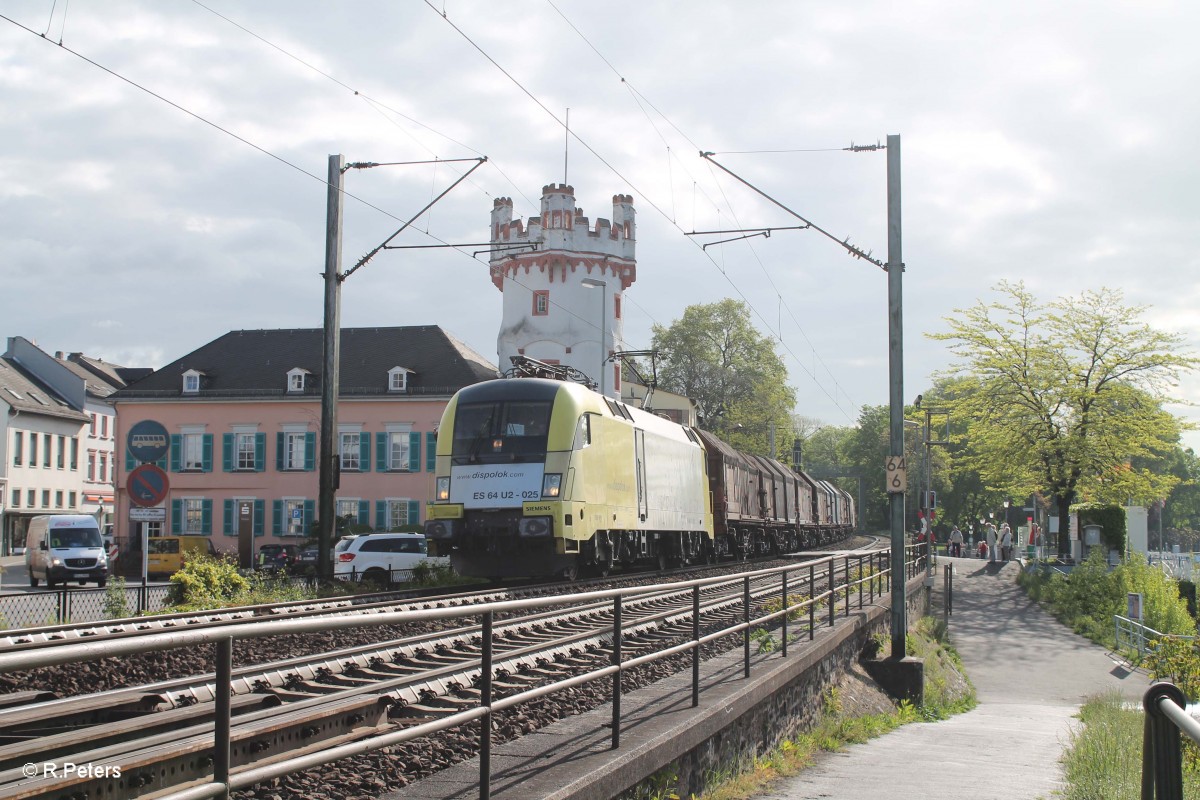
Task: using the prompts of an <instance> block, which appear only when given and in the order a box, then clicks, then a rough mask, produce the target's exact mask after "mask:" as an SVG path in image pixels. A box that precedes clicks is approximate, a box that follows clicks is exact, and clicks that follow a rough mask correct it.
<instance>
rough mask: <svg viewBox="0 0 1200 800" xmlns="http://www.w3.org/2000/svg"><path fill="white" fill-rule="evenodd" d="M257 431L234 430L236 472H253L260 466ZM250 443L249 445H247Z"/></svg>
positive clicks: (234, 464)
mask: <svg viewBox="0 0 1200 800" xmlns="http://www.w3.org/2000/svg"><path fill="white" fill-rule="evenodd" d="M255 433H256V432H255V431H250V432H249V433H247V432H245V431H234V432H233V469H234V471H236V472H253V471H254V470H255V468H256V467H257V466H258V443H257V439H256V437H255ZM247 444H249V447H247Z"/></svg>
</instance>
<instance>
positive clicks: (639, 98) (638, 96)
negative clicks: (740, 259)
mask: <svg viewBox="0 0 1200 800" xmlns="http://www.w3.org/2000/svg"><path fill="white" fill-rule="evenodd" d="M546 2H547V4H548V5H549V6H550V7H551V8H552V9H554V11H555V12H556V13H557V14H558V15H559V16H560V17H562V19H563V21H564V22H566V23H567V25H568V26H569V27H570V28H571V30H573V31H574V32H575V33H576V34H577V35H578V36H579V37H580V39H582V40H583V42H584V43H585V44H586V45H587V46H588V48H590V49H591V50H592V52H594V53H595V54H596V55H597V57H599V58H600V60H601V61H603V62H604V64H605V65H606V66H607V67H608V68H609V69H610V70H611V71H612V72H613V74H614V75H616V76H617V77H618V78H619V79H620V81H621V85H622V86H623V87H625V88H626V89H627V90H628V91H629V93H630V95H631V96H632V97H633V98H634V102H635V103H636V105H637V107H638V109H639V110H640V111H641V112H642V114H643V115H644V116H645V117H646V119H647V121H648V122H649V123H650V125H651V127H652V128H653V130H654V132H655V134H656V135H657V136H658V137H659V139H660V140H662V142H663V144H664V146H665V147H666V148H667V152H668V168H669V166H670V164H671V163H673V161H672V159H671V148H670V143H669V142H668V141H667V140H666V137H664V136H663V134H662V131H661V130H660V129H659V127H658V125H657V123H655V122H654V120H653V119H652V118H651V117H650V115H649V114H648V113H647V112H646V107H647V106H648V107H650V108H652V109H653V110H654V112H655V113H656V114H658V115H659V116H660V117H661V118H662V119H663V120H664V121H665V122H666V123H667V124H668V125H669V126H670V127H671V129H672V130H674V131H675V132H676V133H678V134H679V135H680V136H681V137H683V139H684V140H685V141H687V142H688V143H689V144H691V145H692V146H693V147H694V148H695V149H696V150H700V149H701V148H699V147H698V146H697V145H696V143H695V142H694V141H693V140H692V139H691V138H690V137H689V136H688V135H687V134H686V133H685V132H684V131H683V130H682V129H680V128H679V126H678V125H676V124H675V123H674V122H673V121H672V120H671V119H670V118H669V117H667V116H666V114H664V113H663V112H662V111H660V110H659V109H658V107H657V106H656V105H655V104H654V103H653V102H651V101H650V100H649V98H646V97H645V95H643V94H642V93H641V92H640V91H638V90H637V88H636V87H634V86H633V84H632V83H631V82H630V81H629V80H628V79H627V78H626V76H625V75H624V74H622V73H621V72H620V71H619V70H618V69H617V67H616V66H615V65H614V64H613V63H612V62H611V61H610V60H609V59H608V58H607V57H606V56H605V55H604V54H603V53H602V52H601V51H600V49H599V48H598V47H596V45H595V44H593V43H592V41H591V40H590V39H589V38H588V37H587V36H586V35H585V34H584V33H583V31H581V30H580V29H579V27H578V26H577V25H575V23H574V22H572V21H571V20H570V18H568V17H567V15H566V14H564V13H563V12H562V10H561V9H559V8H558V6H556V5H555V4H554V2H553V0H546ZM882 147H883V146H882V145H880V144H878V143H877V144H875V145H866V146H862V147H857V146H855V145H854V143H853V142H851V144H850V147H843V148H833V147H831V148H809V149H792V150H789V151H778V152H837V151H839V150H849V151H858V150H874V149H881V148H882ZM730 152H733V151H730ZM744 152H757V151H744ZM761 152H767V151H761ZM684 171H685V172H686V173H687V174H688V175H689V177H692V188H693V214H692V218H693V228H694V226H695V212H694V205H695V197H696V190H697V188H698V186H699V183H698V181H696V180H695V177H694V176H692V175H691V172H690V170H688V169H687V168H686V165H685V166H684ZM671 185H672V186H673V185H674V184H673V181H672V182H671ZM718 186H719V183H718ZM700 191H702V192H703V191H704V189H703V188H702V187H700ZM705 194H706V196H707V193H706V192H705ZM722 194H723V192H722ZM671 196H672V200H673V198H674V193H673V192H672V195H671ZM708 199H709V202H710V203H712V204H713V206H714V208H717V209H718V214H719V213H720V211H719V206H717V204H716V203H715V202H713V201H712V199H711V198H708ZM725 203H726V205H727V206H728V207H729V208H730V210H731V212H732V209H733V204H732V203H731V202H729V199H728V198H727V197H726V198H725ZM735 218H736V215H735ZM670 221H671V222H672V223H673V224H675V223H676V220H675V217H674V215H672V217H671V219H670ZM676 227H678V225H676ZM685 235H686V234H685ZM730 241H732V240H730ZM709 244H713V243H709ZM702 249H704V250H707V245H703V246H702ZM750 250H751V252H752V253H754V256H755V259H756V260H757V261H758V263H759V267H760V268H761V269H762V270H763V273H764V275H766V276H767V280H768V282H769V283H770V284H771V287H772V289H774V290H775V293H776V298H777V300H778V302H779V303H780V304H782V305H783V306H784V307H786V308H787V310H788V316H789V318H790V319H791V320H792V321H793V323H794V324H795V325H796V327H797V329H798V330H799V331H800V334H801V336H803V337H804V339H805V341H807V342H808V343H809V346H810V349H811V350H812V352H813V354H814V356H816V357H817V359H818V360H820V361H821V364H822V366H825V371H826V373H827V374H828V375H829V376H830V379H831V380H832V381H833V383H834V388H835V394H836V391H837V390H839V389H841V388H842V387H841V386H840V384H839V383H838V381H837V378H836V377H835V376H834V375H833V373H832V371H831V370H830V369H829V368H828V366H827V365H825V363H824V359H821V358H820V356H819V355H818V354H817V353H816V349H815V347H813V346H812V342H811V340H809V337H808V334H807V332H806V331H805V330H804V327H803V326H802V325H800V323H799V320H798V319H796V316H795V314H794V313H793V312H792V310H791V308H790V306H789V305H788V304H787V301H786V300H785V298H784V297H783V295H782V293H781V292H780V291H779V289H778V287H777V286H776V285H775V282H774V280H773V279H772V278H771V275H770V273H769V272H768V271H767V269H766V266H765V265H764V264H763V263H762V260H761V259H760V258H758V254H757V251H755V250H754V248H753V247H751V248H750ZM714 264H715V262H714ZM718 269H719V270H720V271H721V273H722V275H723V276H725V277H726V279H727V280H731V279H730V278H729V276H728V273H727V272H726V271H725V269H724V268H723V267H721V266H719V265H718ZM747 302H748V301H747ZM748 305H750V307H751V308H752V309H753V310H754V311H755V313H756V315H758V316H759V318H760V319H763V320H764V322H765V318H763V317H762V315H761V314H759V313H758V311H757V309H754V308H753V304H750V303H748ZM767 328H768V330H770V329H771V328H770V324H769V323H768V324H767ZM778 331H779V333H778V334H777V338H778V339H779V341H780V343H781V344H783V335H782V324H780V325H779V327H778ZM784 346H785V349H787V347H786V345H784ZM789 352H790V351H789ZM791 355H792V356H793V358H795V359H796V363H797V364H798V365H799V366H800V367H801V369H803V370H805V372H806V373H808V374H809V377H810V378H812V379H813V380H814V382H815V383H817V384H818V386H820V385H821V384H820V381H818V380H817V379H816V376H815V373H813V372H809V371H808V370H807V368H806V366H805V364H804V362H803V361H801V360H800V359H799V358H797V357H796V356H795V354H791ZM822 389H823V387H822ZM843 391H844V390H843ZM825 394H826V396H829V397H830V399H831V400H833V401H834V405H835V406H837V407H838V408H839V409H841V405H840V403H838V402H837V400H836V397H834V396H830V395H829V393H828V392H826V393H825ZM841 410H842V411H843V413H846V412H845V410H844V409H841ZM847 417H849V415H848V414H847Z"/></svg>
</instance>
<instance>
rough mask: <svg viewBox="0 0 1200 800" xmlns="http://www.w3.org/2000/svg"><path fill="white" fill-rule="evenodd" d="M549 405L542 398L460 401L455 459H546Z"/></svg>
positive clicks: (455, 432)
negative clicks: (483, 401) (477, 401)
mask: <svg viewBox="0 0 1200 800" xmlns="http://www.w3.org/2000/svg"><path fill="white" fill-rule="evenodd" d="M550 408H551V404H550V403H549V402H547V401H542V400H506V401H498V402H491V403H464V404H460V405H459V406H458V409H457V411H456V412H455V416H454V447H453V452H452V456H453V459H454V463H455V464H471V463H480V462H492V461H514V460H516V461H533V460H544V459H545V456H546V436H547V433H548V432H549V430H550Z"/></svg>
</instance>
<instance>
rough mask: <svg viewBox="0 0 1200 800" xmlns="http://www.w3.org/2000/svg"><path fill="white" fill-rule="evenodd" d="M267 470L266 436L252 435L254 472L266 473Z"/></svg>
mask: <svg viewBox="0 0 1200 800" xmlns="http://www.w3.org/2000/svg"><path fill="white" fill-rule="evenodd" d="M266 470H267V435H266V434H265V433H256V434H254V471H255V472H266Z"/></svg>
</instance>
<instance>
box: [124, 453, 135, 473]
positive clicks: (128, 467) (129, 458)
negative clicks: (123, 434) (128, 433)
mask: <svg viewBox="0 0 1200 800" xmlns="http://www.w3.org/2000/svg"><path fill="white" fill-rule="evenodd" d="M136 466H137V462H136V461H134V460H133V453H132V452H130V450H129V448H128V447H126V448H125V471H126V472H133V468H134V467H136Z"/></svg>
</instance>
